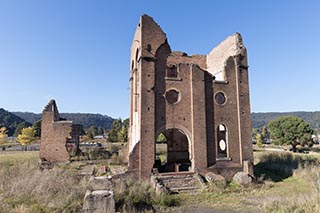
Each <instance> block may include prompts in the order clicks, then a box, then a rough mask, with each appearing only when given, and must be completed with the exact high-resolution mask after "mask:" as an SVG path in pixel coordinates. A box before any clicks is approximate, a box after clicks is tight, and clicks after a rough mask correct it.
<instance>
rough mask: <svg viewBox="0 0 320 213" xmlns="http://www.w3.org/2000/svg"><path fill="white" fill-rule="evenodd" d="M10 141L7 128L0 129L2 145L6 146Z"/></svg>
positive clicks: (0, 142)
mask: <svg viewBox="0 0 320 213" xmlns="http://www.w3.org/2000/svg"><path fill="white" fill-rule="evenodd" d="M7 141H8V130H7V128H6V127H1V128H0V144H4V143H6V142H7Z"/></svg>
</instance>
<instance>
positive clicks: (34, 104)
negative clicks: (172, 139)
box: [0, 0, 320, 118]
mask: <svg viewBox="0 0 320 213" xmlns="http://www.w3.org/2000/svg"><path fill="white" fill-rule="evenodd" d="M142 14H148V15H150V16H152V17H153V18H154V20H155V21H156V22H157V23H158V24H159V25H160V26H161V28H162V29H163V30H164V32H166V34H167V37H168V41H169V44H170V46H171V48H172V49H173V50H180V51H184V52H186V53H188V54H189V55H192V54H207V53H209V52H210V50H211V49H212V48H213V47H215V46H216V45H217V44H218V43H220V42H221V41H222V40H224V39H225V38H226V37H227V36H229V35H231V34H233V33H235V32H240V33H241V34H242V36H243V40H244V44H245V45H246V47H247V49H248V60H249V66H250V67H249V81H250V98H251V110H252V112H271V111H317V110H318V111H320V98H319V97H318V96H317V93H318V91H319V88H320V65H319V63H318V60H320V54H319V52H320V1H319V0H304V1H302V0H301V1H298V0H296V1H295V0H268V1H267V0H261V1H258V0H241V1H240V0H228V1H226V0H197V1H195V0H175V1H173V0H114V1H111V0H110V1H109V0H27V1H26V0H0V91H1V96H0V97H1V98H0V108H4V109H6V110H9V111H29V112H35V113H40V112H41V111H42V109H43V108H44V106H45V105H46V104H47V102H48V101H49V100H50V99H52V98H53V99H56V101H57V104H58V108H59V110H60V112H90V113H100V114H105V115H110V116H112V117H115V118H117V117H122V118H126V117H128V115H129V92H130V91H129V69H130V66H129V64H130V59H129V51H130V46H131V42H132V38H133V35H134V31H135V29H136V25H137V23H138V20H139V16H140V15H142Z"/></svg>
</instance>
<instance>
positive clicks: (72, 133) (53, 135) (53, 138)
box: [40, 100, 81, 162]
mask: <svg viewBox="0 0 320 213" xmlns="http://www.w3.org/2000/svg"><path fill="white" fill-rule="evenodd" d="M80 130H81V126H80V125H73V124H72V121H66V120H63V119H61V118H60V115H59V112H58V108H57V105H56V102H55V101H54V100H51V101H50V102H49V103H48V105H47V106H46V107H45V108H44V110H43V112H42V123H41V143H40V158H41V159H42V160H45V161H49V162H66V161H69V158H70V155H69V152H68V151H67V142H68V141H72V142H73V143H74V146H76V149H77V150H79V133H80ZM76 152H77V151H76Z"/></svg>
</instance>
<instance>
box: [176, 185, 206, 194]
mask: <svg viewBox="0 0 320 213" xmlns="http://www.w3.org/2000/svg"><path fill="white" fill-rule="evenodd" d="M170 191H172V192H173V193H197V192H199V191H201V188H199V187H193V186H189V187H174V188H170Z"/></svg>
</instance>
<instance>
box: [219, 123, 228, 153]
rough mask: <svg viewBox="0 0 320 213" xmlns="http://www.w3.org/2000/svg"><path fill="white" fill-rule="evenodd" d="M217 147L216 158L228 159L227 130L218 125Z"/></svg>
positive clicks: (223, 126)
mask: <svg viewBox="0 0 320 213" xmlns="http://www.w3.org/2000/svg"><path fill="white" fill-rule="evenodd" d="M217 143H218V144H217V147H218V158H219V159H221V158H227V157H228V151H227V150H228V135H227V128H226V126H225V125H223V124H219V126H218V129H217Z"/></svg>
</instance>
